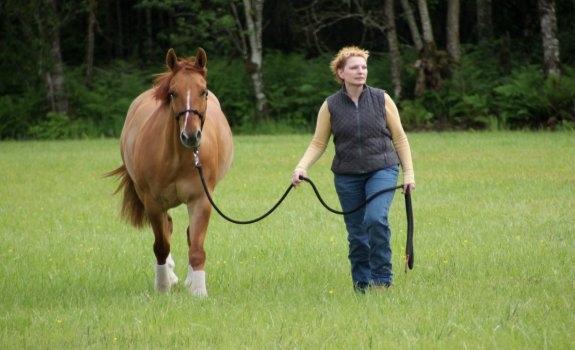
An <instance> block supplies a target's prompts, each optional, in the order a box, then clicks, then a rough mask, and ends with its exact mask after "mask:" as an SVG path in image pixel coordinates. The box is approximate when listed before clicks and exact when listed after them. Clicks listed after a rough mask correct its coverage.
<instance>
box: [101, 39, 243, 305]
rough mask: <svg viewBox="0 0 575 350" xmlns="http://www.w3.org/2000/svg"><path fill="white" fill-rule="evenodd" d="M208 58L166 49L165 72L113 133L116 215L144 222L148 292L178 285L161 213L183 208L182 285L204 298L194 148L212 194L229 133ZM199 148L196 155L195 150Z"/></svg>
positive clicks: (201, 210)
mask: <svg viewBox="0 0 575 350" xmlns="http://www.w3.org/2000/svg"><path fill="white" fill-rule="evenodd" d="M206 64H207V56H206V52H205V51H204V50H203V49H202V48H198V49H197V52H196V56H195V58H192V57H190V58H186V59H179V58H178V57H177V56H176V53H175V52H174V50H173V49H170V50H168V52H167V54H166V65H167V70H166V71H165V72H164V73H162V74H159V75H158V76H157V77H156V79H155V81H154V85H153V87H152V88H151V89H149V90H147V91H144V92H143V93H141V94H140V95H139V96H138V97H136V98H135V99H134V100H133V101H132V103H131V105H130V107H129V109H128V113H127V115H126V119H125V122H124V127H123V129H122V134H121V136H120V153H121V156H122V165H121V166H119V167H118V168H117V169H115V170H113V171H111V172H109V173H107V174H106V175H107V176H116V177H118V178H119V179H120V184H119V186H118V188H117V190H116V192H115V193H118V192H119V191H122V190H123V199H122V207H121V216H122V217H123V218H124V219H125V220H126V221H127V222H129V223H131V224H132V225H133V226H135V227H136V228H143V227H144V226H148V225H149V226H151V228H152V230H153V232H154V245H153V251H154V254H155V257H156V269H155V289H156V290H157V291H159V292H169V291H170V290H171V288H172V286H174V285H175V284H177V283H178V277H177V276H176V274H175V273H174V267H175V263H174V259H173V258H172V255H171V253H170V247H171V245H170V242H171V236H172V230H173V224H172V218H171V217H170V215H169V214H168V210H169V209H171V208H174V207H176V206H179V205H181V204H185V205H186V206H187V209H188V217H189V226H188V228H187V230H186V235H187V241H188V274H187V277H186V280H185V286H186V287H187V288H188V290H189V291H190V293H191V294H192V295H195V296H201V297H202V296H207V295H208V293H207V288H206V275H205V261H206V253H205V250H204V240H205V238H206V234H207V228H208V223H209V220H210V214H211V205H210V203H209V201H208V199H207V197H206V194H205V192H204V190H203V188H202V185H201V182H200V178H199V175H198V172H197V171H196V169H195V165H194V153H196V155H197V154H198V153H199V160H200V162H201V164H202V167H203V169H204V177H205V180H206V183H207V185H208V189H209V190H210V191H213V190H214V188H215V186H216V184H217V183H218V181H220V180H221V179H222V178H223V177H224V175H225V174H226V172H227V171H228V170H229V168H230V166H231V163H232V159H233V152H234V149H233V141H232V132H231V129H230V126H229V123H228V121H227V119H226V117H225V115H224V113H223V112H222V109H221V106H220V103H219V100H218V98H217V97H216V96H215V95H214V93H213V92H212V91H210V90H208V88H207V80H206V79H207V77H206V75H207V68H206ZM200 146H201V152H199V149H200Z"/></svg>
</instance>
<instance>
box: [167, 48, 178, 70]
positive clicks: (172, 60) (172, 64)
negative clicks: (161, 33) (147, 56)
mask: <svg viewBox="0 0 575 350" xmlns="http://www.w3.org/2000/svg"><path fill="white" fill-rule="evenodd" d="M177 64H178V56H176V52H175V51H174V49H169V50H168V53H167V54H166V65H167V66H168V68H170V70H171V71H173V70H174V69H175V68H176V66H177Z"/></svg>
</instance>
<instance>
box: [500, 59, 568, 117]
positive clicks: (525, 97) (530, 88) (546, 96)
mask: <svg viewBox="0 0 575 350" xmlns="http://www.w3.org/2000/svg"><path fill="white" fill-rule="evenodd" d="M494 90H495V93H496V95H495V97H496V99H495V101H496V106H497V109H498V110H499V111H500V116H501V118H502V119H503V120H506V121H508V123H509V125H510V126H511V127H512V128H522V127H532V128H538V127H542V126H548V127H551V128H553V127H555V125H556V124H558V123H561V124H564V123H569V122H575V74H573V70H570V69H566V70H565V72H564V74H563V75H562V76H561V77H560V78H557V77H548V78H544V77H543V75H542V74H541V72H540V70H539V68H538V67H536V66H527V67H524V68H521V69H519V70H517V71H514V72H513V74H512V75H511V76H510V77H509V78H508V79H506V82H505V83H504V84H502V85H500V86H498V87H496V88H495V89H494Z"/></svg>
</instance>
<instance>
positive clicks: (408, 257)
mask: <svg viewBox="0 0 575 350" xmlns="http://www.w3.org/2000/svg"><path fill="white" fill-rule="evenodd" d="M194 155H195V166H196V169H198V173H199V175H200V180H201V182H202V186H203V187H204V192H205V193H206V197H208V201H209V202H210V204H211V205H212V207H214V209H215V210H216V211H217V212H218V214H220V215H221V216H222V217H223V218H224V219H226V220H228V221H229V222H232V223H234V224H238V225H247V224H253V223H256V222H258V221H261V220H263V219H265V218H266V217H267V216H269V215H270V214H271V213H273V212H274V211H275V210H276V209H277V208H278V207H279V206H280V204H281V203H282V202H283V201H284V199H286V197H287V196H288V194H289V193H290V191H291V190H292V189H293V188H294V185H293V184H290V185H289V187H288V188H287V189H286V190H285V192H284V194H283V195H282V196H281V198H280V199H279V200H278V201H277V202H276V204H274V206H273V207H271V209H270V210H268V211H267V212H265V213H264V214H262V215H260V216H259V217H257V218H255V219H251V220H236V219H233V218H231V217H229V216H227V215H226V214H224V213H223V212H222V211H221V210H220V208H218V206H217V205H216V203H215V202H214V200H213V198H212V196H211V195H210V191H209V190H208V186H207V184H206V180H205V179H204V171H203V169H202V165H201V164H200V161H199V159H200V157H199V155H198V154H197V153H196V152H194ZM300 179H301V180H303V181H305V182H307V183H309V184H310V185H311V187H312V188H313V191H314V193H315V195H316V197H317V199H318V200H319V201H320V203H321V204H322V205H323V206H324V208H326V209H327V210H329V211H331V212H332V213H334V214H338V215H347V214H352V213H355V212H356V211H358V210H360V209H361V208H363V207H365V206H366V205H367V204H368V203H369V202H371V201H372V200H373V199H374V198H375V197H377V196H380V195H382V194H383V193H386V192H390V191H395V190H397V189H399V188H402V187H403V185H398V186H394V187H389V188H385V189H383V190H381V191H378V192H376V193H374V194H373V195H371V196H369V198H367V199H366V200H365V201H364V202H363V203H361V204H360V205H359V206H358V207H356V208H354V209H352V210H349V211H339V210H336V209H333V208H332V207H330V206H329V205H328V204H327V203H326V202H325V201H324V200H323V198H322V196H321V195H320V193H319V191H318V189H317V187H316V185H315V183H313V181H311V179H309V178H307V177H304V176H300ZM404 196H405V212H406V215H407V242H406V244H405V272H407V268H408V267H409V269H410V270H411V269H413V209H412V207H411V194H410V193H409V192H408V191H405V193H404Z"/></svg>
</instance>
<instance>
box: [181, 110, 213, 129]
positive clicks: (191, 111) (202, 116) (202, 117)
mask: <svg viewBox="0 0 575 350" xmlns="http://www.w3.org/2000/svg"><path fill="white" fill-rule="evenodd" d="M186 113H192V114H195V115H197V116H198V117H199V118H200V121H201V122H202V125H201V128H202V129H203V128H204V122H205V121H206V112H203V113H202V112H200V111H198V110H197V109H193V108H192V109H185V110H183V111H181V112H179V113H178V114H176V120H178V119H180V117H181V116H182V115H184V114H186Z"/></svg>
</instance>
